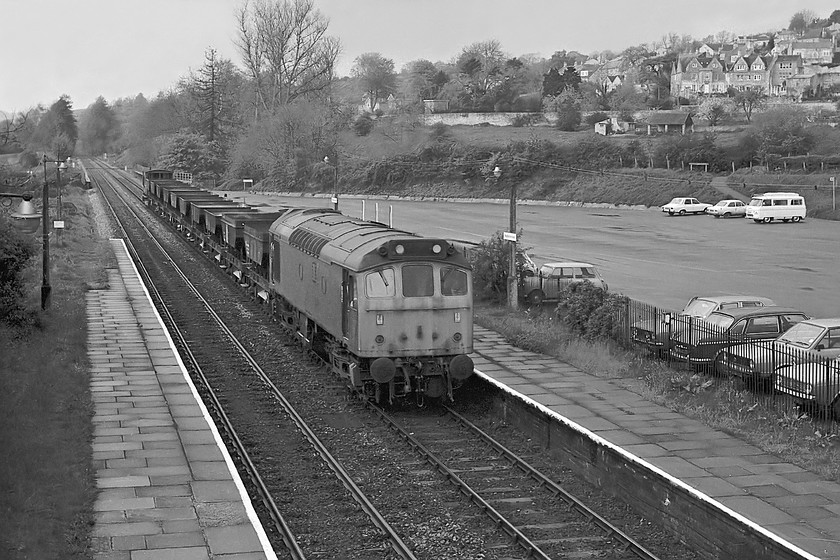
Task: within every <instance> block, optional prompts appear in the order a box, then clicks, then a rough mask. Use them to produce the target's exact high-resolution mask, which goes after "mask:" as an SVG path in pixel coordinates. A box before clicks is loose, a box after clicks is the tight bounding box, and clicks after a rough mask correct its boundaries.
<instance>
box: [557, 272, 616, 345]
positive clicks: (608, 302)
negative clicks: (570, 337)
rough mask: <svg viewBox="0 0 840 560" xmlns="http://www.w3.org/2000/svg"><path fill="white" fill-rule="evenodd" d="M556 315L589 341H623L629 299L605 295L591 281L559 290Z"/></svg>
mask: <svg viewBox="0 0 840 560" xmlns="http://www.w3.org/2000/svg"><path fill="white" fill-rule="evenodd" d="M559 299H560V301H559V303H558V304H557V308H556V310H555V313H556V314H557V317H558V318H559V319H560V320H562V321H563V322H565V323H566V324H567V325H568V326H569V328H571V329H572V331H573V332H574V333H576V334H578V335H580V336H582V337H584V338H586V339H587V340H598V339H601V340H603V339H608V338H612V339H613V340H617V341H622V340H623V339H624V337H623V331H624V311H625V309H626V308H627V301H628V300H627V297H626V296H623V295H621V294H611V293H609V292H605V291H604V290H602V289H601V288H599V287H598V286H596V285H595V284H591V283H589V282H573V283H570V284H567V285H566V286H565V287H564V288H563V289H562V290H560V296H559Z"/></svg>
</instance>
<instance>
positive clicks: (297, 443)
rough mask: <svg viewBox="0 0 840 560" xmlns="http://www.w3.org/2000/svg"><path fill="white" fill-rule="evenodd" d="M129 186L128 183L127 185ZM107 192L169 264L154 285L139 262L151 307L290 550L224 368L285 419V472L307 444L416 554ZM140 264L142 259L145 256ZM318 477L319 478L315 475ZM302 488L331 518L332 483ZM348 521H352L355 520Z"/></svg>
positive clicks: (300, 463) (298, 464)
mask: <svg viewBox="0 0 840 560" xmlns="http://www.w3.org/2000/svg"><path fill="white" fill-rule="evenodd" d="M97 175H98V174H97ZM95 177H96V179H95V180H97V183H98V184H99V185H100V186H103V184H104V183H105V182H108V179H107V178H106V176H104V175H99V176H96V175H95ZM103 180H104V181H103ZM110 186H112V187H113V184H110ZM128 188H129V189H131V187H130V186H128ZM112 194H113V196H112V197H107V196H106V200H108V203H109V206H110V207H111V209H112V211H113V212H114V215H115V216H116V215H117V211H116V208H115V203H117V202H122V203H123V204H124V206H123V207H124V208H125V210H126V211H127V212H128V213H130V214H131V215H132V216H133V217H134V218H135V221H134V223H135V224H137V226H136V227H139V228H141V229H142V230H143V231H144V232H145V233H146V234H147V236H148V238H149V239H150V240H151V243H150V245H153V246H154V248H156V249H157V251H158V255H159V257H160V260H159V262H161V263H162V264H163V265H164V266H165V267H166V268H169V269H170V274H169V275H168V278H169V281H167V282H165V283H161V282H160V279H153V275H152V274H151V273H150V272H149V271H148V269H146V267H145V266H143V267H142V269H143V272H142V274H143V276H144V280H145V281H146V282H147V285H148V286H149V287H150V291H151V292H152V294H153V298H154V299H155V300H156V301H157V307H158V308H159V310H161V311H162V312H163V317H164V318H165V321H166V323H167V328H169V329H170V332H172V333H173V337H174V339H175V340H176V342H177V344H178V347H179V351H180V352H181V353H182V356H186V358H187V363H188V365H189V369H190V370H191V373H192V375H193V377H194V379H196V380H197V381H199V386H200V387H201V393H202V398H204V400H205V402H207V401H209V402H210V403H211V405H212V406H211V410H212V411H213V416H214V419H215V421H216V422H217V424H218V425H220V426H223V428H224V432H225V434H226V435H227V441H228V443H229V444H230V445H231V446H232V447H233V448H234V451H235V454H236V456H237V457H238V459H239V464H240V466H241V467H242V468H243V469H244V470H245V471H246V473H247V475H248V479H250V480H251V482H252V485H253V488H254V489H255V490H256V491H257V493H258V495H259V497H260V501H261V502H262V504H263V506H265V508H266V510H267V511H268V512H269V516H270V518H271V520H272V522H273V527H274V529H275V532H276V534H277V535H279V536H280V537H281V539H282V541H283V543H284V545H285V548H286V550H287V551H288V553H289V556H290V557H291V558H295V559H297V558H300V559H303V558H306V556H305V554H304V552H303V550H302V548H301V546H300V544H299V543H298V540H297V538H296V536H295V534H294V533H293V531H292V529H291V528H290V526H289V524H288V523H287V522H286V520H285V519H284V518H283V516H282V514H281V513H280V510H279V508H278V507H277V505H276V502H275V499H274V497H273V494H277V495H280V494H281V492H279V489H277V488H274V489H270V488H269V484H268V483H267V481H266V480H265V479H264V478H263V476H261V474H260V471H259V469H258V468H257V467H256V465H255V463H254V461H253V460H252V459H251V457H250V455H249V453H248V451H247V449H246V446H245V444H243V442H242V439H241V438H240V437H239V435H238V433H237V430H236V428H235V427H234V426H233V423H232V422H231V420H230V414H229V413H228V411H227V410H226V403H224V402H223V400H224V396H221V397H220V395H219V392H218V391H217V389H216V388H217V387H219V386H220V385H221V383H219V380H220V379H221V378H226V377H227V378H229V377H230V375H231V372H236V376H237V377H238V378H240V379H241V381H242V385H241V387H242V389H243V391H245V392H246V393H247V401H248V402H260V401H266V398H268V400H269V401H273V402H275V403H276V404H277V405H279V407H280V409H281V410H282V413H283V414H284V415H285V419H286V420H287V421H285V422H277V423H276V424H275V425H274V429H273V435H274V438H276V440H277V441H278V442H281V444H282V446H283V447H286V448H288V449H295V450H296V452H295V453H289V454H285V455H284V457H283V463H284V469H285V471H286V472H288V473H289V476H300V475H301V474H302V473H311V472H312V471H313V470H314V469H315V466H314V465H313V460H312V455H311V453H307V452H306V450H308V449H307V445H308V447H309V448H311V449H313V450H315V452H316V453H317V455H318V456H319V457H320V459H321V460H322V461H323V464H324V465H326V466H327V467H328V468H329V469H330V470H331V471H332V472H333V474H334V475H335V480H337V481H338V482H340V484H341V485H342V486H343V488H344V489H345V490H346V491H347V492H348V493H349V495H350V496H351V497H352V499H353V500H354V501H355V502H356V504H358V505H359V506H360V507H361V509H362V510H363V511H364V513H365V514H366V515H367V516H368V517H369V518H370V520H371V522H372V523H373V525H374V526H375V527H376V528H377V529H378V530H379V531H380V532H381V533H382V534H383V535H384V536H385V537H386V540H387V542H388V544H389V545H390V546H391V548H392V549H393V551H394V553H395V554H396V557H399V558H404V559H415V558H416V557H415V556H414V554H413V553H412V552H411V550H410V549H409V547H408V546H407V545H406V544H405V543H404V542H403V541H402V539H401V538H400V537H399V535H398V534H397V532H396V531H395V530H394V529H393V528H392V527H391V526H390V525H389V524H388V522H387V521H386V520H385V519H384V517H383V516H382V515H381V514H380V513H379V512H378V511H377V510H376V508H375V507H374V506H373V505H372V504H371V503H370V501H369V500H368V499H367V497H366V496H365V495H364V493H363V492H362V491H361V490H360V489H359V487H358V486H357V485H356V484H355V482H354V481H353V479H352V477H351V476H350V475H349V474H348V473H347V471H346V470H345V469H344V468H343V466H342V465H341V463H340V461H338V460H337V459H336V458H335V457H333V456H332V455H331V454H330V453H329V451H328V450H327V448H326V446H325V445H324V444H323V443H322V442H321V441H320V440H319V438H318V437H317V435H316V434H315V432H314V431H313V430H312V429H311V428H310V427H309V425H308V424H307V423H306V421H304V419H303V418H302V417H301V415H300V414H299V413H298V412H297V410H295V408H294V406H292V404H291V403H290V402H289V401H288V400H287V399H286V397H285V396H284V395H283V394H282V392H280V390H279V389H278V388H277V386H276V385H274V383H273V382H272V381H271V379H270V378H269V376H268V375H267V374H266V373H265V371H263V369H262V368H261V367H260V365H259V363H258V362H257V361H256V360H255V359H254V358H253V357H252V356H251V354H250V353H249V352H248V350H247V349H246V348H245V346H244V345H243V344H242V343H241V342H240V341H239V340H238V339H237V337H236V335H235V334H234V333H233V331H232V330H231V328H230V327H229V326H228V325H227V324H226V323H225V321H224V319H223V318H222V317H221V316H220V315H219V314H218V313H217V312H216V311H215V309H214V308H213V305H211V303H210V301H208V300H207V299H206V298H204V297H203V296H202V294H201V292H200V290H199V289H198V287H197V286H196V285H195V284H193V283H192V282H191V281H190V279H189V277H188V276H187V274H186V273H185V272H184V271H183V270H181V268H180V267H179V266H178V264H177V262H176V261H175V260H174V259H173V258H172V256H170V254H169V253H168V252H167V250H166V249H165V248H164V247H163V246H162V245H161V244H160V243H159V242H157V241H156V240H155V238H154V235H153V233H152V231H151V230H150V229H149V228H147V227H146V226H145V225H144V224H143V221H142V220H141V219H140V216H139V215H138V214H137V211H136V210H135V209H132V208H131V207H130V205H129V204H128V203H127V201H126V200H125V199H124V198H121V197H120V195H119V192H118V190H117V189H113V190H112ZM114 197H117V198H114ZM120 223H121V224H122V223H123V221H122V220H120ZM130 227H131V226H125V227H123V230H124V231H125V233H126V234H127V236H128V231H127V228H130ZM127 242H128V243H130V240H127ZM130 251H131V252H132V254H134V255H138V256H139V255H140V252H139V251H138V249H137V248H135V247H134V245H133V244H132V245H131V246H130ZM142 262H144V260H143V259H142V258H141V266H142ZM146 262H148V261H147V260H146ZM172 285H180V286H181V290H180V291H181V292H183V291H184V288H186V290H187V291H188V292H189V293H190V294H191V295H192V296H193V298H192V302H195V305H194V306H191V305H188V306H186V311H187V315H184V311H185V310H184V308H183V307H182V306H178V305H173V304H172V301H173V299H172V290H171V288H170V287H171V286H172ZM158 286H160V288H158ZM167 302H169V303H167ZM195 313H199V314H205V315H206V316H207V317H208V319H209V321H207V322H205V325H204V326H205V328H204V329H202V333H201V335H200V336H198V337H196V336H194V335H195V334H196V333H195V332H191V329H190V325H194V324H195V323H196V321H195V320H194V315H195ZM179 324H180V325H187V326H186V327H183V328H182V327H179V326H178V325H179ZM254 380H258V381H259V383H254ZM319 478H321V477H320V476H319ZM305 491H306V492H307V493H309V500H308V501H309V502H311V501H313V499H314V502H315V503H322V504H332V505H331V506H330V507H329V509H328V510H326V511H322V512H321V513H320V517H321V518H322V519H324V520H327V519H330V518H331V516H330V515H329V513H331V511H330V510H332V509H333V507H334V505H335V502H336V499H335V496H336V494H337V493H339V492H337V488H335V487H331V486H330V485H328V484H310V485H306V487H305ZM282 494H283V495H284V499H286V500H288V499H289V489H288V488H286V489H284V492H283V493H282ZM348 509H350V510H352V509H354V508H352V507H351V508H348ZM355 523H356V524H358V521H357V522H355ZM308 534H310V535H319V534H320V535H323V534H327V531H324V530H322V529H318V528H310V529H309V530H308ZM364 541H365V539H364V538H362V537H361V536H359V538H358V539H357V542H364ZM367 548H369V549H375V550H376V552H377V553H380V554H381V552H382V551H381V546H375V547H370V546H368V547H367ZM371 557H379V556H371Z"/></svg>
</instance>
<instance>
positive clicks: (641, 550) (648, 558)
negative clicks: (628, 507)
mask: <svg viewBox="0 0 840 560" xmlns="http://www.w3.org/2000/svg"><path fill="white" fill-rule="evenodd" d="M443 408H444V409H445V410H446V411H447V412H448V413H449V414H450V415H451V416H452V417H453V418H455V420H456V421H457V422H458V423H460V424H461V425H462V426H464V427H466V428H468V429H469V430H471V431H472V432H474V433H475V434H477V435H478V436H479V437H481V439H482V440H483V441H484V442H485V443H487V444H488V445H490V446H491V447H493V449H495V450H496V451H498V452H499V453H501V454H502V456H503V457H504V458H505V459H507V460H508V461H509V462H510V463H511V464H512V465H514V466H515V467H516V468H518V469H519V470H520V471H522V473H523V474H526V475H528V476H529V477H530V478H531V479H533V480H534V481H536V482H538V483H539V485H540V486H542V487H545V488H546V489H547V490H548V491H549V492H550V493H551V494H553V495H554V497H555V498H560V499H561V500H563V501H564V502H566V504H567V505H568V506H569V507H570V508H572V509H573V510H575V511H576V512H578V513H579V514H580V515H581V516H583V517H584V518H585V519H586V520H587V521H589V522H590V523H593V524H594V525H596V526H597V527H599V528H600V529H602V530H603V531H604V532H605V533H606V534H607V536H609V537H613V538H615V539H616V540H618V541H619V542H621V543H622V544H623V545H624V549H625V550H629V551H631V552H633V553H634V554H635V555H636V556H638V557H639V558H642V559H644V560H659V558H658V557H657V556H656V555H654V554H653V553H652V552H650V551H648V550H647V549H645V547H643V546H642V545H641V544H639V543H638V542H636V541H635V540H633V539H632V538H631V537H630V536H629V535H626V534H625V533H624V532H622V531H621V529H619V528H618V527H616V526H615V525H613V524H612V523H610V522H609V521H607V520H606V519H604V518H603V517H601V516H600V515H598V513H596V512H595V511H594V510H592V509H591V508H590V507H589V506H587V505H586V504H584V503H583V502H581V501H580V500H579V499H578V498H576V497H575V496H573V495H572V494H569V493H568V492H567V491H566V490H565V489H564V488H563V487H562V486H560V485H559V484H557V483H556V482H554V481H553V480H551V479H550V478H549V477H547V476H546V475H544V474H543V473H541V472H540V471H539V470H537V469H536V468H534V467H533V466H531V465H530V464H528V463H527V462H526V461H525V460H524V459H522V458H521V457H519V456H518V455H517V454H516V453H514V452H513V451H511V450H509V449H508V448H506V447H505V446H504V445H502V444H501V443H499V442H498V441H496V440H495V439H494V438H493V437H492V436H490V435H489V434H487V433H486V432H484V431H483V430H482V429H481V428H479V427H478V426H476V425H475V424H473V423H472V422H470V421H469V420H467V419H466V418H464V417H463V416H462V415H460V414H459V413H457V412H455V411H454V410H452V409H451V408H450V407H448V406H446V405H443Z"/></svg>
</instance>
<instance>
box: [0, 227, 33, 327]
mask: <svg viewBox="0 0 840 560" xmlns="http://www.w3.org/2000/svg"><path fill="white" fill-rule="evenodd" d="M34 254H35V247H34V245H33V244H32V242H30V241H29V240H27V239H26V238H25V237H23V236H22V235H21V234H20V233H19V232H18V231H17V230H16V229H15V228H14V226H13V225H12V223H11V221H10V220H7V219H5V218H2V217H0V322H2V323H6V324H9V325H20V324H23V323H24V322H26V319H27V314H26V311H25V307H24V291H23V277H22V274H23V269H24V268H25V267H26V264H27V262H28V261H29V259H30V258H32V256H33V255H34Z"/></svg>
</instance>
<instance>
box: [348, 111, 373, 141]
mask: <svg viewBox="0 0 840 560" xmlns="http://www.w3.org/2000/svg"><path fill="white" fill-rule="evenodd" d="M373 125H374V122H373V119H372V118H370V117H369V116H368V115H359V116H358V117H356V119H355V120H354V121H353V124H352V125H351V128H352V129H353V132H355V133H356V136H367V135H368V134H370V133H371V131H373Z"/></svg>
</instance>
